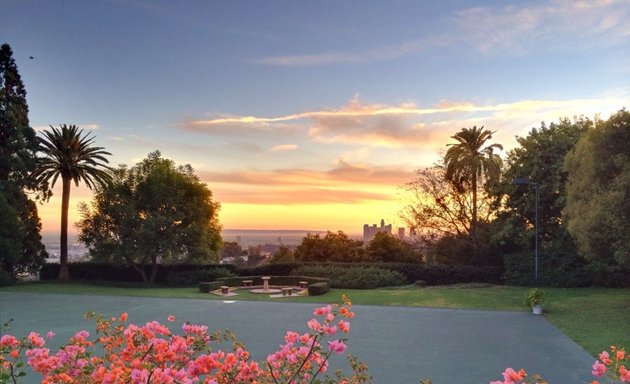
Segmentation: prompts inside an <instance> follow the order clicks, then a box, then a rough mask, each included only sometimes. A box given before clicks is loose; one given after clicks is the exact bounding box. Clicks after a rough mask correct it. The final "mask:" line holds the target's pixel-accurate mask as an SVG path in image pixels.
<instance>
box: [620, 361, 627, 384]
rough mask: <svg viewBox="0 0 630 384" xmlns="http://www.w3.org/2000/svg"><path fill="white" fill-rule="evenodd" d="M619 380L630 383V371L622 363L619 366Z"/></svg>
mask: <svg viewBox="0 0 630 384" xmlns="http://www.w3.org/2000/svg"><path fill="white" fill-rule="evenodd" d="M619 380H621V381H622V382H624V383H630V371H628V370H627V369H626V367H625V366H623V365H622V366H620V367H619Z"/></svg>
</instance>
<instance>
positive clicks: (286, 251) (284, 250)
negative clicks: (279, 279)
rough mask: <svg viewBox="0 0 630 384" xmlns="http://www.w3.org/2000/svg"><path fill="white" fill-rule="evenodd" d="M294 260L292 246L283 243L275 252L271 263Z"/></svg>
mask: <svg viewBox="0 0 630 384" xmlns="http://www.w3.org/2000/svg"><path fill="white" fill-rule="evenodd" d="M294 261H295V255H294V254H293V251H291V248H289V247H287V246H286V245H281V246H280V248H278V250H277V251H276V253H274V254H273V256H272V257H271V260H270V263H272V264H277V263H292V262H294Z"/></svg>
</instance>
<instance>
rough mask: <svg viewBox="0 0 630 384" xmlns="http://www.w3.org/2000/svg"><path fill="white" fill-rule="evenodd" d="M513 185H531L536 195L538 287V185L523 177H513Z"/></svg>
mask: <svg viewBox="0 0 630 384" xmlns="http://www.w3.org/2000/svg"><path fill="white" fill-rule="evenodd" d="M512 184H514V185H531V186H532V187H534V192H535V194H536V204H535V206H534V212H535V213H534V281H535V282H536V285H538V183H535V182H533V181H530V180H529V179H527V178H525V177H515V178H514V179H512Z"/></svg>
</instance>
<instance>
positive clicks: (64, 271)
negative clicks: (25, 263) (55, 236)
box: [59, 176, 71, 280]
mask: <svg viewBox="0 0 630 384" xmlns="http://www.w3.org/2000/svg"><path fill="white" fill-rule="evenodd" d="M70 182H71V180H70V178H69V177H63V176H62V184H63V190H62V193H61V238H60V243H61V253H60V254H59V280H69V279H70V272H69V271H68V208H69V206H70Z"/></svg>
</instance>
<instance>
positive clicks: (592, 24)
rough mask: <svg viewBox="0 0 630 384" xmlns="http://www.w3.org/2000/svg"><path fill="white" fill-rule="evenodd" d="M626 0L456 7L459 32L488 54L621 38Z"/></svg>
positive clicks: (626, 30) (629, 29) (628, 30)
mask: <svg viewBox="0 0 630 384" xmlns="http://www.w3.org/2000/svg"><path fill="white" fill-rule="evenodd" d="M629 17H630V7H629V6H628V2H627V1H608V0H594V1H575V0H555V1H549V2H542V3H527V2H525V3H516V5H512V4H508V5H506V6H503V7H492V8H490V7H475V8H470V9H466V10H462V11H460V12H457V14H456V16H455V17H454V19H453V20H454V23H455V25H456V26H457V27H458V28H457V29H458V31H459V33H460V36H461V37H462V39H463V40H464V41H466V42H467V43H469V44H470V45H471V46H473V47H474V48H475V49H477V50H479V51H481V52H483V53H487V54H496V53H501V54H506V53H511V54H517V55H518V54H524V53H527V52H530V51H531V50H533V49H539V50H561V51H569V50H582V49H589V48H592V47H594V46H610V45H615V44H619V43H620V42H622V41H623V40H625V39H627V38H628V37H629V36H630V24H628V23H627V20H628V18H629Z"/></svg>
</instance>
